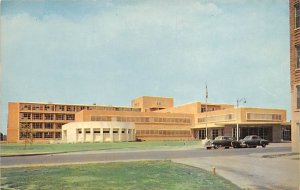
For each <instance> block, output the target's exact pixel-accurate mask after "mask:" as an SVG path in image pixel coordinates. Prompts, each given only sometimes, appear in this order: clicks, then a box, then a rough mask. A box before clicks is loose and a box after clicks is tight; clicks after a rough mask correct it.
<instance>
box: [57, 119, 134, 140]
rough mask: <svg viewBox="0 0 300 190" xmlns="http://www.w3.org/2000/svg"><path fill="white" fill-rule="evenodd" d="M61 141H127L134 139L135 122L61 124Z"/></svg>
mask: <svg viewBox="0 0 300 190" xmlns="http://www.w3.org/2000/svg"><path fill="white" fill-rule="evenodd" d="M62 141H63V142H65V143H84V142H128V141H135V124H134V123H130V122H114V121H109V122H106V121H101V122H98V121H97V122H96V121H92V122H71V123H68V124H65V125H63V126H62Z"/></svg>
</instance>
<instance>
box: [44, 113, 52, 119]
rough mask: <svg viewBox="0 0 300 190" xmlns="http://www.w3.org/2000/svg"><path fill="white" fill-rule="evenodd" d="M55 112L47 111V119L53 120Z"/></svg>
mask: <svg viewBox="0 0 300 190" xmlns="http://www.w3.org/2000/svg"><path fill="white" fill-rule="evenodd" d="M53 118H54V117H53V114H51V113H45V120H53Z"/></svg>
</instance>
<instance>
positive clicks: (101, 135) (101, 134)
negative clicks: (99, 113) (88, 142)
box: [100, 128, 104, 142]
mask: <svg viewBox="0 0 300 190" xmlns="http://www.w3.org/2000/svg"><path fill="white" fill-rule="evenodd" d="M103 141H104V135H103V128H100V142H103Z"/></svg>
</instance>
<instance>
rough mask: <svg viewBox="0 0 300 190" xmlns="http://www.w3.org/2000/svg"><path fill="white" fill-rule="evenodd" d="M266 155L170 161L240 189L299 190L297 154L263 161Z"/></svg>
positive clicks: (299, 178) (299, 179) (283, 155)
mask: <svg viewBox="0 0 300 190" xmlns="http://www.w3.org/2000/svg"><path fill="white" fill-rule="evenodd" d="M263 155H265V154H261V153H259V154H257V153H256V154H255V153H253V154H249V155H235V156H222V157H205V158H203V157H199V158H187V159H173V160H172V161H174V162H176V163H181V164H186V165H190V166H194V167H199V168H202V169H205V170H207V171H211V172H212V171H213V168H215V171H216V174H217V175H221V176H222V177H224V178H226V179H228V180H230V181H231V182H233V183H235V184H236V185H238V186H239V187H241V188H242V189H259V190H261V189H265V190H271V189H272V190H273V189H276V190H277V189H278V190H279V189H280V190H284V189H286V190H292V189H295V190H299V189H300V186H299V183H300V175H299V173H300V169H299V165H300V163H299V154H298V155H292V156H289V155H288V154H282V156H280V157H279V156H276V154H275V155H274V154H273V155H274V156H273V157H274V158H263V157H262V156H263Z"/></svg>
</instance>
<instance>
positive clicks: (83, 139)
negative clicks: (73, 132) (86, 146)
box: [81, 128, 85, 142]
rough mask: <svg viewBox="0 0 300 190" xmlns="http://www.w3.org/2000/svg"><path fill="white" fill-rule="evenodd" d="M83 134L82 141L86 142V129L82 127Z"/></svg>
mask: <svg viewBox="0 0 300 190" xmlns="http://www.w3.org/2000/svg"><path fill="white" fill-rule="evenodd" d="M81 134H82V142H85V129H84V128H82V129H81Z"/></svg>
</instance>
